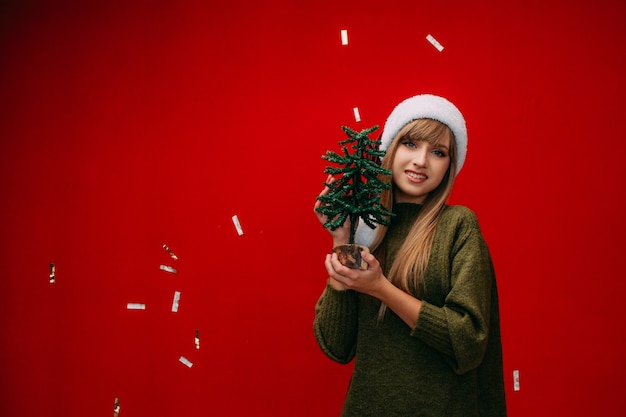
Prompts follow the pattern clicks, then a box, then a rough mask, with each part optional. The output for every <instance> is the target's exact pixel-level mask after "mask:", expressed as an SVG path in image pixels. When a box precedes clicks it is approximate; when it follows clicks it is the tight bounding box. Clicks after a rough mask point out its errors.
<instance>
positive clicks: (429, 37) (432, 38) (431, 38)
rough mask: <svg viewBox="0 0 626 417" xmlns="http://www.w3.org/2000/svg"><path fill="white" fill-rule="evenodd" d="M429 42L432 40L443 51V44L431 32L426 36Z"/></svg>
mask: <svg viewBox="0 0 626 417" xmlns="http://www.w3.org/2000/svg"><path fill="white" fill-rule="evenodd" d="M426 39H427V40H428V42H430V43H431V44H432V45H433V46H434V47H435V48H437V50H438V51H439V52H441V51H443V45H441V44H440V43H439V42H438V41H437V39H435V38H434V37H433V35H431V34H430V33H429V34H428V35H427V36H426Z"/></svg>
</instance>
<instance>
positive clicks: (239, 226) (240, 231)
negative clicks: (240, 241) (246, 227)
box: [233, 214, 243, 236]
mask: <svg viewBox="0 0 626 417" xmlns="http://www.w3.org/2000/svg"><path fill="white" fill-rule="evenodd" d="M233 224H234V225H235V228H236V229H237V233H238V234H239V236H241V235H243V229H242V228H241V223H239V217H237V215H236V214H235V215H234V216H233Z"/></svg>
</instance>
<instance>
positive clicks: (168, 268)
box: [159, 265, 176, 274]
mask: <svg viewBox="0 0 626 417" xmlns="http://www.w3.org/2000/svg"><path fill="white" fill-rule="evenodd" d="M159 268H161V270H162V271H165V272H171V273H172V274H175V273H176V270H175V269H174V268H172V267H171V266H167V265H161V266H160V267H159Z"/></svg>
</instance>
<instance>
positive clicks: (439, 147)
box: [391, 134, 450, 204]
mask: <svg viewBox="0 0 626 417" xmlns="http://www.w3.org/2000/svg"><path fill="white" fill-rule="evenodd" d="M399 140H400V143H399V144H398V149H397V150H396V154H395V156H394V159H393V163H392V165H391V172H392V177H393V182H394V184H395V185H396V187H395V191H394V197H395V201H396V202H397V203H416V204H421V203H423V202H424V200H425V199H426V197H427V196H428V194H429V193H430V192H431V191H433V190H434V189H435V188H437V187H438V186H439V184H441V181H442V180H443V177H444V176H445V175H446V172H447V171H448V167H449V166H450V135H449V134H446V135H445V137H444V138H442V139H441V140H439V143H438V144H436V145H433V144H430V143H428V142H426V141H425V140H412V139H408V138H406V139H405V138H401V139H399Z"/></svg>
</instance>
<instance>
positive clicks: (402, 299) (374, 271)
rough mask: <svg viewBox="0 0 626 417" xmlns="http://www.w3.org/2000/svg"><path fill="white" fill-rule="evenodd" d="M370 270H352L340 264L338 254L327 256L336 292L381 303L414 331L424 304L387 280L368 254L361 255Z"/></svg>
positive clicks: (377, 264)
mask: <svg viewBox="0 0 626 417" xmlns="http://www.w3.org/2000/svg"><path fill="white" fill-rule="evenodd" d="M361 256H362V257H363V260H364V261H365V262H367V263H368V265H369V267H368V268H367V269H366V270H365V271H363V270H360V269H350V268H348V267H345V266H343V265H342V264H341V262H339V259H338V258H337V254H335V253H333V254H332V255H326V270H327V271H328V275H329V276H330V279H329V284H330V285H331V286H332V287H333V288H334V289H336V290H339V291H342V290H355V291H358V292H361V293H364V294H367V295H370V296H372V297H374V298H377V299H379V300H380V301H381V302H382V303H383V304H385V305H386V306H387V307H389V308H390V309H391V310H392V311H393V312H394V313H396V315H397V316H398V317H400V318H401V319H402V321H404V322H405V323H406V325H407V326H409V328H411V329H413V328H415V324H416V323H417V320H418V319H419V315H420V310H421V308H422V301H421V300H419V299H417V298H415V297H414V296H413V295H411V294H409V293H406V292H404V291H402V290H401V289H400V288H398V287H396V286H395V285H393V284H392V283H391V282H390V281H389V280H388V279H387V278H385V276H384V275H383V271H382V269H381V267H380V263H379V262H378V260H377V259H376V257H375V256H374V255H372V254H371V253H369V252H365V251H363V252H361Z"/></svg>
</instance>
